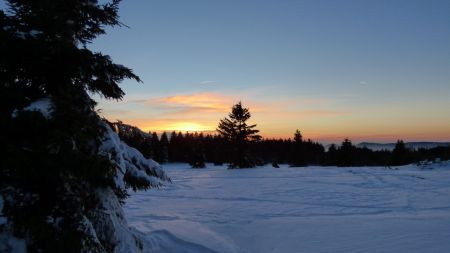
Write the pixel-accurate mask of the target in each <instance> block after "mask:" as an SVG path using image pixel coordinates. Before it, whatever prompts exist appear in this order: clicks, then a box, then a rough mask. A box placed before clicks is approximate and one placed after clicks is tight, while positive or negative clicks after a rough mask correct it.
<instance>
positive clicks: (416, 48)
mask: <svg viewBox="0 0 450 253" xmlns="http://www.w3.org/2000/svg"><path fill="white" fill-rule="evenodd" d="M448 13H450V1H446V0H441V1H440V0H433V1H423V0H417V1H416V0H398V1H390V0H380V1H359V0H355V1H348V0H343V1H333V0H328V1H326V0H325V1H316V0H309V1H301V0H299V1H276V0H269V1H256V0H248V1H207V0H203V1H197V0H194V1H182V0H179V1H144V0H141V1H134V0H133V1H131V0H125V1H123V2H122V3H121V6H120V15H121V20H122V21H123V22H124V23H125V24H126V25H127V26H129V28H127V27H122V28H118V29H117V28H116V29H113V30H109V31H108V33H107V34H108V36H103V37H101V38H99V39H97V40H96V41H95V43H94V44H93V45H94V47H95V48H94V49H98V50H102V51H103V52H105V53H108V54H110V55H112V56H113V60H115V61H117V62H121V63H123V64H124V65H126V66H129V67H130V68H132V69H134V70H135V73H136V74H138V75H139V76H140V77H141V78H142V80H143V82H144V83H143V84H136V83H134V82H132V81H126V82H125V84H124V85H123V86H122V87H123V88H124V90H125V93H126V94H127V95H126V97H125V98H124V102H123V103H116V102H111V101H109V102H108V101H103V100H100V98H99V100H100V105H99V108H101V109H102V110H103V114H104V115H105V116H106V117H107V118H109V119H111V120H115V119H120V120H123V121H124V122H126V123H129V124H132V125H137V126H138V127H140V128H142V129H144V130H152V131H161V130H181V131H185V130H190V131H194V130H214V129H215V127H216V126H217V123H218V121H219V120H220V119H221V118H223V117H225V116H226V115H227V112H228V111H229V110H230V108H231V106H232V105H233V104H235V103H236V102H238V101H242V102H243V103H244V104H245V105H246V106H247V107H249V108H250V111H251V113H252V122H250V123H257V124H258V127H259V129H260V130H261V135H262V136H264V137H292V136H293V133H294V131H295V129H300V130H301V131H302V133H303V135H304V137H305V138H312V139H315V140H319V141H324V142H328V141H341V140H343V139H344V138H345V137H348V138H350V139H351V140H353V141H359V140H365V141H381V142H383V141H395V140H397V139H405V140H406V141H417V140H439V141H448V140H450V116H449V113H448V108H450V99H449V95H450V15H448Z"/></svg>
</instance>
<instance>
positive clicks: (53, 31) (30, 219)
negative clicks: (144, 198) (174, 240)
mask: <svg viewBox="0 0 450 253" xmlns="http://www.w3.org/2000/svg"><path fill="white" fill-rule="evenodd" d="M7 4H8V9H7V10H0V143H1V145H2V152H0V154H1V157H0V198H1V199H0V202H2V210H0V214H1V215H2V216H3V217H1V218H2V220H3V222H2V223H1V224H0V239H4V238H6V237H7V236H8V235H9V236H14V237H17V238H21V240H23V241H24V244H25V245H26V247H27V250H28V252H117V249H118V248H121V247H123V246H124V245H125V244H123V243H125V242H124V241H123V240H125V239H126V240H131V241H132V242H133V243H134V242H137V240H138V239H137V238H133V236H131V235H129V234H127V233H125V232H126V231H125V230H126V228H124V227H118V225H119V223H120V224H122V223H123V222H125V221H124V219H123V217H121V215H123V214H122V213H121V208H120V205H119V201H123V199H124V198H125V197H126V188H127V187H132V188H133V189H135V190H136V189H146V188H149V187H151V186H155V184H154V183H153V182H154V181H152V180H151V177H157V178H161V179H166V177H165V175H164V173H163V172H162V171H160V170H159V169H158V168H157V166H156V165H155V166H153V165H152V163H151V162H150V161H148V160H145V159H144V158H143V157H142V155H141V154H140V153H138V152H137V151H136V150H134V149H131V148H129V147H128V146H126V145H124V144H122V143H121V142H120V140H119V139H118V137H117V135H115V133H114V132H113V131H112V130H111V128H109V127H108V125H107V124H105V123H104V121H102V119H101V118H100V117H99V116H98V115H97V113H96V111H95V110H94V107H95V105H96V103H95V101H94V100H92V99H91V97H90V94H98V95H100V96H102V97H104V98H107V99H116V100H120V99H121V98H122V96H123V95H124V93H123V91H122V90H121V89H120V87H119V86H118V83H119V82H120V81H121V80H123V79H126V78H131V79H134V80H136V81H140V80H139V78H138V77H137V76H136V75H135V74H133V72H132V71H131V70H130V69H128V68H126V67H124V66H122V65H117V64H114V63H113V62H112V60H111V58H110V57H109V56H107V55H103V54H101V53H99V52H93V51H91V50H90V49H88V47H87V45H88V44H89V43H90V42H91V41H92V40H93V39H94V38H95V37H97V36H98V35H100V34H103V33H105V30H104V27H105V26H114V25H119V21H118V15H117V11H118V4H119V1H118V0H112V1H101V3H99V2H98V1H97V0H67V1H62V0H55V1H53V0H52V1H50V0H36V1H34V0H33V1H31V0H8V1H7ZM126 161H127V162H126ZM137 170H140V171H139V172H138V171H137ZM137 175H139V176H137ZM110 208H116V209H115V210H114V211H113V212H111V210H109V209H110ZM5 219H6V222H5ZM116 229H122V237H121V236H120V235H119V233H118V232H117V230H116ZM125 235H129V236H128V237H126V236H125ZM127 243H128V242H127ZM134 244H135V246H134V247H137V246H136V245H137V244H136V243H134ZM129 245H132V243H131V244H129ZM13 246H14V245H9V244H8V242H7V241H0V251H1V252H9V251H13V250H14V249H13V248H12V247H13ZM124 250H126V249H124ZM128 250H130V251H131V249H129V248H128Z"/></svg>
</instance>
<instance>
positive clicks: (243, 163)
mask: <svg viewBox="0 0 450 253" xmlns="http://www.w3.org/2000/svg"><path fill="white" fill-rule="evenodd" d="M228 117H229V118H224V119H222V120H221V121H220V122H219V125H218V127H217V131H218V132H219V134H220V135H221V136H223V137H224V138H225V140H227V141H228V143H229V144H230V148H231V152H230V153H231V160H230V168H249V167H254V166H255V159H254V158H252V156H251V154H249V151H248V146H247V145H248V143H250V142H254V141H259V140H260V139H261V136H260V135H258V134H257V133H258V132H259V130H256V129H254V128H255V127H256V125H247V123H246V122H247V120H248V119H250V117H251V114H250V112H249V109H248V108H245V107H243V106H242V103H241V102H239V103H237V104H235V105H234V106H233V107H232V109H231V113H229V114H228Z"/></svg>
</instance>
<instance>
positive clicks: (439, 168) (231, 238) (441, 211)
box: [125, 163, 450, 253]
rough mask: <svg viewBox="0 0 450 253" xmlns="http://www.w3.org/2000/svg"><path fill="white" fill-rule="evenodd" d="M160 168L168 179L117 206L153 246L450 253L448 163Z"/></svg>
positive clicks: (249, 252)
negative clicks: (394, 166)
mask: <svg viewBox="0 0 450 253" xmlns="http://www.w3.org/2000/svg"><path fill="white" fill-rule="evenodd" d="M163 167H164V169H165V171H166V172H167V174H168V175H169V176H170V177H171V178H172V181H173V182H172V184H168V185H167V186H165V187H163V188H160V189H157V190H155V189H153V190H149V191H147V192H138V193H133V194H132V196H131V197H130V198H129V199H128V201H127V204H126V206H125V213H126V216H127V219H128V221H129V224H130V225H131V226H133V227H134V228H136V229H137V230H139V231H141V232H142V233H144V234H145V235H146V237H147V238H148V239H149V240H148V241H147V242H146V243H145V244H146V245H145V246H147V247H150V248H152V249H153V250H154V252H165V253H167V252H177V253H179V252H197V253H203V252H224V253H225V252H230V253H233V252H241V253H257V252H264V253H265V252H280V253H289V252H296V253H298V252H346V253H349V252H408V253H411V252H428V253H431V252H450V163H444V164H443V165H432V166H428V167H427V168H419V167H416V166H413V165H410V166H404V167H399V169H398V170H397V169H394V168H393V169H388V168H382V167H376V168H335V167H308V168H288V167H287V166H281V168H279V169H275V168H272V167H270V166H267V167H264V168H255V169H245V170H238V169H237V170H227V169H225V167H214V166H212V165H211V166H208V168H206V169H191V168H190V167H189V166H188V165H185V164H168V165H164V166H163ZM431 168H433V169H431Z"/></svg>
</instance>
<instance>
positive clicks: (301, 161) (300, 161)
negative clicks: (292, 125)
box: [290, 129, 308, 167]
mask: <svg viewBox="0 0 450 253" xmlns="http://www.w3.org/2000/svg"><path fill="white" fill-rule="evenodd" d="M306 151H307V150H306V143H304V142H303V136H302V134H301V133H300V130H298V129H297V130H295V133H294V141H293V142H292V146H291V157H290V160H291V162H290V165H291V167H303V166H306V165H307V164H308V163H307V161H306Z"/></svg>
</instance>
